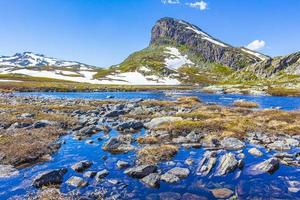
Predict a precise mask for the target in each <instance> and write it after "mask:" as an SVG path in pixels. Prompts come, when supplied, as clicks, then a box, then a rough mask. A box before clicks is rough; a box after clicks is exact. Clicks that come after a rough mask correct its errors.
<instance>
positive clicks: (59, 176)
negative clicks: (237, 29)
mask: <svg viewBox="0 0 300 200" xmlns="http://www.w3.org/2000/svg"><path fill="white" fill-rule="evenodd" d="M66 173H67V169H66V168H62V169H56V170H50V171H45V172H42V173H41V174H39V175H38V176H37V177H35V178H34V180H33V183H32V185H33V186H34V187H37V188H41V187H43V186H49V185H58V184H61V183H62V182H63V177H64V175H65V174H66Z"/></svg>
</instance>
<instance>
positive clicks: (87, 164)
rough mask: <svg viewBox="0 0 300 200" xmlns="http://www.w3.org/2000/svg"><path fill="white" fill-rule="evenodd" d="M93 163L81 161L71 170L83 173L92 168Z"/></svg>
mask: <svg viewBox="0 0 300 200" xmlns="http://www.w3.org/2000/svg"><path fill="white" fill-rule="evenodd" d="M92 164H93V163H92V162H90V161H88V160H83V161H80V162H78V163H76V164H74V165H72V166H71V168H72V169H73V170H74V171H76V172H83V171H84V170H86V169H88V168H89V167H90V166H92Z"/></svg>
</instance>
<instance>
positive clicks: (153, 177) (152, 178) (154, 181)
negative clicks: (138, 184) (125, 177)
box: [141, 173, 160, 188]
mask: <svg viewBox="0 0 300 200" xmlns="http://www.w3.org/2000/svg"><path fill="white" fill-rule="evenodd" d="M141 181H142V182H143V183H144V184H146V185H147V186H149V187H153V188H156V187H159V181H160V176H159V174H158V173H152V174H149V175H147V176H145V177H144V178H142V179H141Z"/></svg>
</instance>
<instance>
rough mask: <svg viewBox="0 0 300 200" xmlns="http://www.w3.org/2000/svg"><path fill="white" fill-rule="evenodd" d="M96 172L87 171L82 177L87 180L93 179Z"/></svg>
mask: <svg viewBox="0 0 300 200" xmlns="http://www.w3.org/2000/svg"><path fill="white" fill-rule="evenodd" d="M96 174H97V172H95V171H87V172H85V173H84V174H83V176H84V177H88V178H93V177H94V176H96Z"/></svg>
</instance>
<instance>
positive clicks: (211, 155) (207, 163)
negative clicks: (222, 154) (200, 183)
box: [196, 151, 217, 176]
mask: <svg viewBox="0 0 300 200" xmlns="http://www.w3.org/2000/svg"><path fill="white" fill-rule="evenodd" d="M216 156H217V152H215V151H206V152H205V153H204V154H203V158H202V159H201V160H200V163H199V165H198V169H197V172H196V174H197V175H200V176H206V175H208V174H209V173H210V172H211V170H212V168H213V167H214V166H215V164H216V162H217V158H216Z"/></svg>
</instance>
